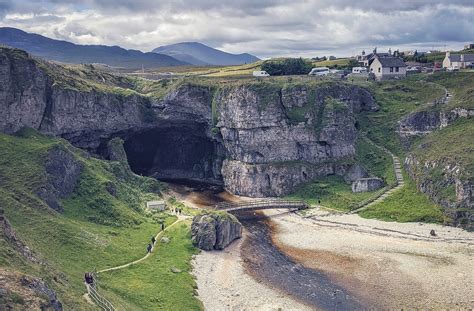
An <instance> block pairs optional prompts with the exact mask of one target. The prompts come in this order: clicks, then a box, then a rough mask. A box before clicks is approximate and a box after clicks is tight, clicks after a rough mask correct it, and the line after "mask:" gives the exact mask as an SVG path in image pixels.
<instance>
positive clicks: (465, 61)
mask: <svg viewBox="0 0 474 311" xmlns="http://www.w3.org/2000/svg"><path fill="white" fill-rule="evenodd" d="M472 64H474V54H451V53H450V52H446V56H445V57H444V60H443V68H457V69H461V68H467V67H469V66H471V65H472Z"/></svg>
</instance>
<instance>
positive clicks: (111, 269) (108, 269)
mask: <svg viewBox="0 0 474 311" xmlns="http://www.w3.org/2000/svg"><path fill="white" fill-rule="evenodd" d="M186 218H189V217H188V216H181V215H178V219H177V220H176V221H175V222H173V223H172V224H171V225H169V226H168V227H166V228H165V229H164V230H162V231H160V232H159V233H158V234H157V235H156V236H155V239H156V241H158V238H159V237H161V236H162V235H163V234H164V233H165V232H166V231H168V230H169V229H170V228H171V227H173V226H175V225H177V224H178V223H180V222H181V221H183V220H184V219H186ZM154 250H155V246H153V248H152V249H151V252H149V253H147V254H146V255H145V256H143V257H142V258H140V259H137V260H134V261H131V262H129V263H126V264H123V265H120V266H116V267H112V268H107V269H103V270H99V271H97V272H96V273H97V274H99V273H104V272H108V271H113V270H119V269H123V268H127V267H129V266H131V265H134V264H137V263H140V262H142V261H143V260H145V259H147V258H148V257H150V256H151V254H152V253H153V251H154Z"/></svg>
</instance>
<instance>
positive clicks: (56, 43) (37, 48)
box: [0, 27, 189, 69]
mask: <svg viewBox="0 0 474 311" xmlns="http://www.w3.org/2000/svg"><path fill="white" fill-rule="evenodd" d="M0 44H4V45H8V46H11V47H15V48H19V49H23V50H25V51H27V52H28V53H31V54H33V55H36V56H39V57H42V58H45V59H48V60H53V61H58V62H63V63H75V64H82V63H101V64H106V65H108V66H112V67H123V68H127V69H136V68H142V66H143V67H145V68H158V67H165V66H180V65H188V64H189V63H188V62H185V61H180V60H177V59H175V58H173V57H171V56H169V55H164V54H159V53H143V52H141V51H137V50H126V49H124V48H121V47H119V46H105V45H78V44H74V43H71V42H67V41H61V40H54V39H50V38H47V37H44V36H41V35H38V34H33V33H27V32H24V31H22V30H20V29H16V28H10V27H1V28H0Z"/></svg>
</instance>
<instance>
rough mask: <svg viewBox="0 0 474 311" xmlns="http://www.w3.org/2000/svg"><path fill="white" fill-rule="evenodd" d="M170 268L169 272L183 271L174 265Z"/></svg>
mask: <svg viewBox="0 0 474 311" xmlns="http://www.w3.org/2000/svg"><path fill="white" fill-rule="evenodd" d="M170 270H171V272H173V273H181V272H183V271H181V270H180V269H178V268H176V267H171V269H170Z"/></svg>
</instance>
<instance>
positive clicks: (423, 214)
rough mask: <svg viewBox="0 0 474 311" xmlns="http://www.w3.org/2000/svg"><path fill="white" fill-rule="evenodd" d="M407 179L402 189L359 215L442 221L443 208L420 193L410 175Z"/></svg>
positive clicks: (407, 220)
mask: <svg viewBox="0 0 474 311" xmlns="http://www.w3.org/2000/svg"><path fill="white" fill-rule="evenodd" d="M405 180H406V182H405V186H404V187H403V188H402V189H400V190H398V191H396V192H395V193H394V194H393V195H392V196H390V197H388V198H386V199H385V200H384V201H383V202H380V203H377V204H374V205H372V206H370V207H369V208H367V209H366V210H364V211H362V212H360V213H359V215H360V216H362V217H365V218H376V219H381V220H385V221H398V222H411V221H420V222H434V223H442V222H443V220H444V217H443V214H442V212H441V209H440V208H439V207H438V206H437V205H436V204H434V203H433V202H431V201H430V200H429V199H428V197H426V196H425V195H423V194H421V193H419V192H418V191H417V190H416V186H415V184H414V183H413V182H412V181H411V180H410V179H409V178H408V177H406V178H405Z"/></svg>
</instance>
